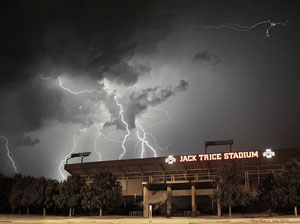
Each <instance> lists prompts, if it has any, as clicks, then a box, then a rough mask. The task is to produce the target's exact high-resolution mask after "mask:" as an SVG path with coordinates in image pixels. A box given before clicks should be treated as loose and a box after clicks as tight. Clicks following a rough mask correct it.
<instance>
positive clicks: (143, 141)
mask: <svg viewBox="0 0 300 224" xmlns="http://www.w3.org/2000/svg"><path fill="white" fill-rule="evenodd" d="M58 81H59V86H60V87H61V88H62V89H63V90H65V91H67V92H69V93H71V94H74V95H78V94H87V93H97V94H100V93H102V92H100V91H98V90H96V89H91V90H82V91H77V92H76V91H73V90H71V89H69V88H67V87H65V86H64V85H63V83H62V80H61V78H60V77H58ZM100 84H101V83H100ZM112 94H113V97H114V100H115V102H116V105H117V106H118V107H119V109H120V110H119V118H114V120H116V119H119V120H120V121H121V122H122V123H123V124H124V126H125V129H126V132H127V133H126V134H125V136H124V138H123V140H122V141H119V140H115V139H111V138H108V137H107V136H106V135H104V134H103V133H102V132H101V130H100V128H99V126H98V124H97V123H96V122H95V123H94V124H95V127H96V129H97V133H98V134H97V136H96V138H95V139H94V146H93V148H94V151H95V152H96V154H97V155H98V156H99V160H100V161H101V159H102V156H101V153H100V152H99V151H97V141H98V140H99V138H100V137H103V138H104V140H105V141H113V142H118V143H121V147H122V149H123V152H122V153H121V154H120V156H119V159H122V158H123V157H124V155H125V154H126V153H127V149H126V146H125V144H126V142H127V141H128V140H129V136H130V134H131V132H130V130H129V125H128V123H127V122H126V121H125V118H124V109H123V106H122V104H121V103H120V102H119V99H118V98H117V95H116V94H115V93H113V92H112ZM152 108H153V109H156V110H160V111H162V112H164V114H165V115H166V117H167V119H168V120H169V121H171V122H175V121H174V120H173V119H171V118H170V116H169V113H168V111H167V110H165V109H163V108H158V107H152ZM80 109H81V108H80ZM136 125H137V127H136V134H137V139H138V141H137V143H136V145H135V147H134V149H135V148H136V147H137V145H138V143H141V146H142V152H141V158H143V157H144V154H145V148H146V147H147V148H149V149H150V150H151V151H152V152H153V155H154V157H156V156H157V152H156V149H160V150H167V148H168V146H167V147H166V149H164V148H161V147H159V146H158V144H157V141H156V138H155V137H154V136H153V135H152V134H151V133H147V132H145V130H144V128H143V127H142V125H141V124H140V123H139V122H138V121H136ZM86 129H87V128H85V129H81V130H79V131H78V132H77V133H76V134H75V135H74V136H73V147H72V149H71V152H70V153H69V154H67V155H66V156H65V159H64V160H62V161H61V163H60V166H59V172H60V175H61V176H62V177H63V178H64V179H65V178H66V177H65V175H64V174H63V172H62V168H63V164H64V161H65V160H66V159H67V157H68V156H69V155H71V153H73V152H74V150H75V149H76V138H77V137H78V136H79V135H80V134H81V133H82V132H83V131H85V130H86ZM139 130H140V131H141V132H142V134H143V136H142V137H141V136H140V133H139ZM121 135H122V133H121ZM147 135H149V136H150V137H151V138H152V140H153V141H154V144H155V148H154V147H153V146H151V144H150V143H149V142H148V141H147Z"/></svg>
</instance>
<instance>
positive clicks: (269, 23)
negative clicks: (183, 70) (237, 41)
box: [192, 20, 289, 41]
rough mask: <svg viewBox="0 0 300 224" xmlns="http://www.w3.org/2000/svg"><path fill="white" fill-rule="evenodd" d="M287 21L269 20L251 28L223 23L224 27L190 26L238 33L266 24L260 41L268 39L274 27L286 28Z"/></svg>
mask: <svg viewBox="0 0 300 224" xmlns="http://www.w3.org/2000/svg"><path fill="white" fill-rule="evenodd" d="M288 22H289V21H288V20H287V21H286V22H280V23H279V22H272V21H271V20H265V21H261V22H258V23H255V24H254V25H252V26H241V25H239V24H234V23H225V24H224V25H220V26H198V25H192V27H195V28H201V29H202V28H204V29H222V28H228V29H233V30H236V31H238V32H248V31H250V30H253V29H254V28H256V27H258V26H260V25H263V24H267V27H266V29H265V36H264V38H263V39H262V41H263V40H264V39H266V38H268V37H270V30H271V29H272V28H274V27H275V26H287V25H288Z"/></svg>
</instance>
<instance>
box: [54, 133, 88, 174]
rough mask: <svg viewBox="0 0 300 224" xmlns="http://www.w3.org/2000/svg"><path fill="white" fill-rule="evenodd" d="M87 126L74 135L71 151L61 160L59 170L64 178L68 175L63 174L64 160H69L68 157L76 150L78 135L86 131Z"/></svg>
mask: <svg viewBox="0 0 300 224" xmlns="http://www.w3.org/2000/svg"><path fill="white" fill-rule="evenodd" d="M86 130H87V128H83V129H80V130H79V131H77V132H76V133H75V134H74V135H73V147H72V149H71V151H70V152H69V153H68V154H67V155H66V156H65V158H64V159H63V160H61V161H60V165H59V167H58V170H59V173H60V175H61V176H62V178H64V179H66V176H65V175H64V174H63V172H62V169H63V165H64V162H65V161H66V160H67V158H68V157H69V156H70V155H71V154H72V153H73V152H74V151H75V149H76V146H77V144H76V139H77V137H78V136H79V135H80V134H81V133H82V132H84V131H86Z"/></svg>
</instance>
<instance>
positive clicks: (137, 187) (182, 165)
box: [65, 149, 300, 217]
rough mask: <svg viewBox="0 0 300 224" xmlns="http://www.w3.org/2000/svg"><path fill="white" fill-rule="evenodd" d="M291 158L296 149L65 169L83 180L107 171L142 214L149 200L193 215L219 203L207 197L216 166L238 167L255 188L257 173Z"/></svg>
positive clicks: (262, 175) (247, 185) (277, 169)
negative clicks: (118, 182) (115, 178)
mask: <svg viewBox="0 0 300 224" xmlns="http://www.w3.org/2000/svg"><path fill="white" fill-rule="evenodd" d="M291 159H297V160H298V161H299V160H300V149H277V150H258V151H241V152H225V153H224V152H223V153H208V154H193V155H183V156H167V157H156V158H144V159H129V160H116V161H103V162H88V163H75V164H66V165H65V170H67V171H68V172H69V173H70V174H71V175H74V174H78V175H80V176H82V177H83V178H84V179H85V180H86V181H92V179H93V176H95V175H96V174H97V173H99V172H101V171H109V172H112V173H113V174H115V175H116V176H117V177H118V179H119V181H120V183H121V185H122V189H123V197H124V198H125V199H126V200H125V201H126V202H127V206H130V205H142V206H143V216H144V217H148V215H149V205H150V204H151V205H152V206H153V210H155V209H158V208H160V209H158V210H164V209H163V208H165V210H164V211H165V213H164V214H166V215H167V216H171V215H172V212H173V211H176V210H180V209H181V210H184V215H193V216H195V215H197V214H199V213H201V212H202V211H203V210H205V209H207V208H210V209H213V208H218V210H219V209H220V205H215V204H214V203H213V200H212V196H213V194H214V190H215V189H214V184H213V183H214V178H215V177H216V176H217V175H218V172H219V170H220V168H223V167H224V166H225V165H226V164H233V165H234V166H238V167H239V169H240V170H241V171H242V172H243V173H244V184H245V189H246V191H248V192H250V193H253V194H255V193H256V189H257V185H258V184H259V183H260V181H261V180H262V179H264V178H265V177H266V176H267V175H269V174H270V173H278V172H280V171H281V170H282V168H283V165H284V164H285V163H286V162H287V161H290V160H291ZM180 198H181V199H183V198H187V199H188V202H189V204H184V203H183V204H182V203H181V201H183V200H181V199H180ZM176 200H177V202H179V203H175V204H177V205H176V206H177V207H180V206H181V208H179V209H178V208H177V209H176V208H174V206H173V204H174V203H173V202H175V201H176ZM172 201H173V202H172ZM178 204H179V205H178ZM182 207H183V208H182ZM129 210H130V209H129ZM140 213H141V212H140ZM129 214H133V213H130V212H129ZM135 215H136V214H135Z"/></svg>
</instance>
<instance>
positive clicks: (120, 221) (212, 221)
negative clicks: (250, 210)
mask: <svg viewBox="0 0 300 224" xmlns="http://www.w3.org/2000/svg"><path fill="white" fill-rule="evenodd" d="M9 223H18V224H29V223H32V224H45V223H47V224H51V223H60V224H67V223H75V224H76V223H82V224H90V223H99V224H146V223H150V222H149V219H146V218H138V217H137V218H131V217H124V216H107V217H102V218H99V217H96V216H92V217H72V218H69V217H62V216H46V217H42V216H26V215H14V216H11V215H0V224H9ZM152 223H155V224H171V223H172V224H173V223H174V224H204V223H208V224H220V223H236V224H237V223H241V224H253V223H286V224H290V223H298V224H299V223H300V218H296V217H294V216H274V217H263V216H261V215H252V216H249V217H241V216H240V215H235V216H233V217H232V218H231V219H229V218H228V217H226V216H224V217H221V218H218V217H215V216H201V217H195V218H191V217H172V218H164V217H154V218H153V219H152Z"/></svg>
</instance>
